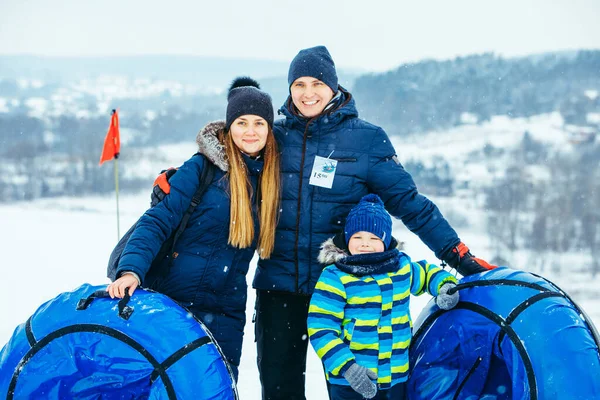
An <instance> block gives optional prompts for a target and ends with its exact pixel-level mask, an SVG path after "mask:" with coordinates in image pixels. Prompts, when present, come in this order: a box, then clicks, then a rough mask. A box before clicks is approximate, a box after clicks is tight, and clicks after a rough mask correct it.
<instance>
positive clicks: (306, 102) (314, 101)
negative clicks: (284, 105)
mask: <svg viewBox="0 0 600 400" xmlns="http://www.w3.org/2000/svg"><path fill="white" fill-rule="evenodd" d="M290 92H291V94H292V101H293V102H294V105H295V106H296V108H298V110H299V111H300V113H302V115H304V116H305V117H308V118H312V117H315V116H317V115H319V114H321V112H322V111H323V109H324V108H325V106H326V105H327V103H329V101H330V100H331V99H332V98H333V95H334V94H335V93H333V90H331V88H330V87H329V86H327V85H326V84H325V83H323V82H322V81H320V80H318V79H316V78H312V77H310V76H303V77H301V78H298V79H296V80H295V81H294V83H292V86H291V87H290Z"/></svg>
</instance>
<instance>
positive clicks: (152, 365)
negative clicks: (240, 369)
mask: <svg viewBox="0 0 600 400" xmlns="http://www.w3.org/2000/svg"><path fill="white" fill-rule="evenodd" d="M105 290H106V286H105V285H104V286H91V285H88V284H84V285H82V286H80V287H79V288H77V289H76V290H74V291H72V292H68V293H62V294H60V295H59V296H57V297H56V298H54V299H53V300H50V301H48V302H47V303H45V304H43V305H42V306H41V307H40V308H38V310H37V311H36V312H35V313H34V314H33V315H32V316H31V317H30V318H29V319H28V320H27V322H26V323H24V324H21V325H20V326H18V327H17V329H16V330H15V332H14V334H13V336H12V338H11V339H10V340H9V342H8V343H7V344H6V345H5V346H4V348H3V349H2V352H0V399H3V398H6V399H69V398H77V399H100V398H101V399H149V398H150V399H215V400H217V399H218V400H229V399H237V398H238V395H237V390H236V387H235V383H234V381H233V379H232V375H231V372H230V370H229V367H228V366H227V364H226V363H225V362H224V361H223V360H224V357H223V355H222V354H221V351H220V349H219V348H218V346H217V345H216V343H215V341H214V339H213V338H212V336H211V334H210V332H208V330H207V329H206V328H204V326H203V325H202V323H201V322H200V321H198V320H196V319H195V318H194V317H193V316H192V314H191V313H189V312H187V311H186V310H185V309H184V308H182V307H180V306H179V305H178V304H177V303H175V302H174V301H173V300H171V299H170V298H168V297H167V296H165V295H162V294H160V293H156V292H152V291H146V290H143V289H138V290H136V292H135V293H134V295H133V296H132V297H131V298H130V299H129V298H128V297H127V298H125V299H122V300H120V301H119V300H118V299H111V298H110V297H107V296H106V291H105Z"/></svg>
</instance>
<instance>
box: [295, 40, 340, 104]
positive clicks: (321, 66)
mask: <svg viewBox="0 0 600 400" xmlns="http://www.w3.org/2000/svg"><path fill="white" fill-rule="evenodd" d="M303 76H311V77H313V78H316V79H318V80H320V81H322V82H323V83H325V84H326V85H327V86H329V87H330V88H331V90H333V93H337V91H338V77H337V73H336V72H335V64H334V63H333V59H332V58H331V55H330V54H329V51H327V47H325V46H317V47H311V48H310V49H304V50H300V52H299V53H298V54H297V55H296V57H294V59H293V60H292V63H291V64H290V70H289V72H288V87H291V86H292V83H294V81H295V80H296V79H298V78H301V77H303Z"/></svg>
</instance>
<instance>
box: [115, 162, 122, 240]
mask: <svg viewBox="0 0 600 400" xmlns="http://www.w3.org/2000/svg"><path fill="white" fill-rule="evenodd" d="M115 194H116V198H117V242H118V241H119V240H120V239H121V228H120V223H119V220H120V218H119V154H118V153H117V154H115Z"/></svg>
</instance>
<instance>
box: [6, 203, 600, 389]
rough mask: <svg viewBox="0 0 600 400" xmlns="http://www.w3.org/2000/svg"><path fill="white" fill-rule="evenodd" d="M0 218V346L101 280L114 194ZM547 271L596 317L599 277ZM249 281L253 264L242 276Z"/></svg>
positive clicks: (473, 241) (311, 385) (314, 366)
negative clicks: (45, 309)
mask: <svg viewBox="0 0 600 400" xmlns="http://www.w3.org/2000/svg"><path fill="white" fill-rule="evenodd" d="M148 200H149V196H148V194H140V195H135V196H126V197H122V198H121V232H124V231H125V230H126V229H127V228H128V227H129V225H130V224H131V223H133V222H134V221H135V220H136V219H137V218H138V216H139V215H140V214H141V213H143V211H144V210H145V208H146V206H147V205H148V202H149V201H148ZM438 203H439V205H440V208H441V209H442V210H444V209H447V208H449V207H450V204H446V203H448V202H446V201H439V202H438ZM467 211H468V210H467ZM471 211H473V210H471ZM0 221H2V229H1V230H0V243H1V246H2V266H3V269H2V270H3V276H2V279H1V281H0V317H1V321H2V322H0V345H1V346H3V345H4V344H5V343H6V342H7V341H8V339H9V338H10V336H11V335H12V332H13V330H14V328H15V327H16V326H17V325H18V324H20V323H22V322H24V321H25V320H26V319H27V318H28V316H29V315H30V314H32V313H33V312H34V311H35V310H36V309H37V307H38V306H39V305H41V304H42V303H43V302H45V301H47V300H49V299H51V298H53V297H54V296H56V295H57V294H59V293H61V292H64V291H70V290H72V289H74V288H76V287H78V286H79V285H81V284H82V283H85V282H87V283H91V284H103V283H107V282H108V280H107V278H105V269H106V262H107V259H108V256H109V254H110V251H111V249H112V247H113V246H114V244H115V242H116V240H117V232H116V217H115V200H114V197H95V198H86V199H72V198H62V199H52V200H41V201H36V202H31V203H25V202H24V203H19V204H17V205H11V206H2V207H0ZM459 233H460V235H461V238H462V239H463V240H464V241H465V242H466V243H468V244H469V246H470V247H471V248H472V249H473V250H474V252H476V254H477V255H478V256H481V257H489V256H490V254H489V253H488V250H487V249H488V243H487V240H486V239H485V236H484V235H483V234H481V232H480V226H479V225H474V226H472V228H471V229H470V230H468V231H461V230H460V229H459ZM395 236H397V237H399V238H400V240H402V241H404V242H405V243H406V251H407V253H408V254H410V255H411V256H412V257H413V259H428V260H430V261H435V258H434V257H433V255H432V253H431V252H430V251H429V250H428V249H427V248H426V247H425V246H424V245H423V244H422V243H421V242H420V241H419V240H418V238H416V236H414V235H413V234H411V233H410V232H407V231H406V230H405V228H404V227H403V226H402V225H401V223H398V222H396V228H395ZM571 265H572V264H571ZM573 269H575V268H573ZM548 277H549V278H550V279H551V280H553V281H554V282H555V283H557V284H558V285H559V286H562V287H563V289H565V290H567V291H569V292H570V293H571V294H572V295H573V297H574V298H575V299H576V301H579V302H580V305H581V306H582V307H583V308H584V309H585V310H586V311H587V312H588V313H589V314H590V316H591V317H592V319H594V320H595V321H597V322H598V323H600V301H599V300H598V299H597V298H596V299H595V298H594V297H593V296H594V295H596V296H597V293H598V290H597V288H598V287H599V286H598V285H599V284H600V281H599V280H598V279H596V280H591V279H590V278H589V276H587V275H584V274H572V273H569V274H567V273H565V274H564V275H562V274H552V275H551V276H548ZM251 279H252V270H251V273H250V274H249V276H248V281H249V282H250V281H251ZM254 298H255V295H254V291H253V290H250V293H249V296H248V299H249V300H248V307H247V313H248V321H251V316H252V310H253V305H254ZM428 300H429V298H428V296H421V297H418V298H415V297H413V298H412V302H411V312H412V315H413V318H416V316H417V315H418V313H419V311H420V309H421V308H422V307H423V306H424V304H425V303H426V302H427V301H428ZM306 381H307V397H308V398H309V399H315V400H319V399H326V398H327V396H326V394H325V383H324V378H323V372H322V370H321V366H320V363H319V360H318V358H317V357H316V355H315V353H314V351H313V350H312V348H311V347H309V361H308V368H307V373H306ZM239 392H240V395H241V398H242V399H243V400H253V399H260V383H259V378H258V371H257V368H256V349H255V346H254V332H253V325H252V324H251V323H248V324H247V326H246V335H245V340H244V350H243V354H242V363H241V368H240V381H239Z"/></svg>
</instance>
